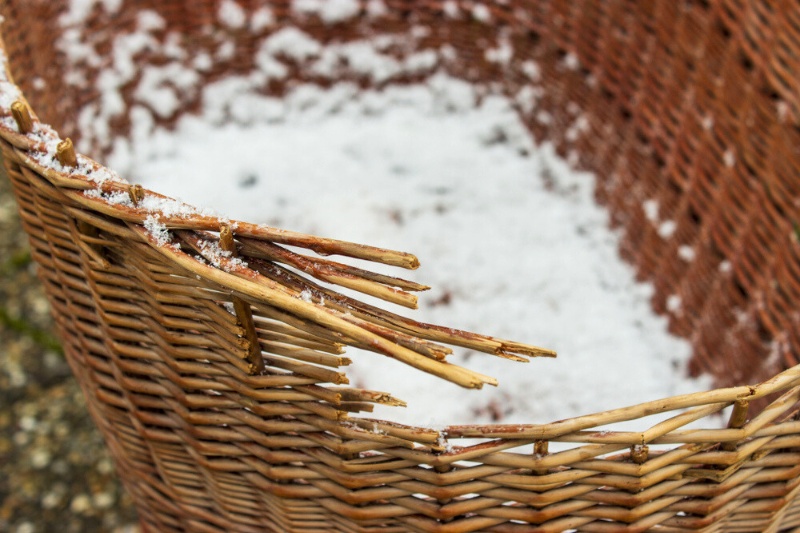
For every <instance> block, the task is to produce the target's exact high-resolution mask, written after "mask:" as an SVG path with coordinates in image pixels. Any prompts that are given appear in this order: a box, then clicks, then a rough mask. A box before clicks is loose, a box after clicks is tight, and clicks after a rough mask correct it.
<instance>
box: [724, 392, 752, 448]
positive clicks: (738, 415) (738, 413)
mask: <svg viewBox="0 0 800 533" xmlns="http://www.w3.org/2000/svg"><path fill="white" fill-rule="evenodd" d="M749 406H750V402H749V401H748V400H736V402H734V404H733V411H732V412H731V417H730V419H729V420H728V428H729V429H739V428H741V427H742V426H744V423H745V422H747V409H748V407H749ZM722 449H723V450H725V451H726V452H732V451H734V450H736V444H735V443H733V442H723V443H722Z"/></svg>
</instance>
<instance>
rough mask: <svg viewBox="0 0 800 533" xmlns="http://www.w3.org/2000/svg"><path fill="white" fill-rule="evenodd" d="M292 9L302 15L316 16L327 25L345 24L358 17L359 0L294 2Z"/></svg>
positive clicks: (307, 0)
mask: <svg viewBox="0 0 800 533" xmlns="http://www.w3.org/2000/svg"><path fill="white" fill-rule="evenodd" d="M292 9H294V11H296V12H298V13H302V14H306V15H307V14H316V15H317V16H319V17H320V18H321V19H322V20H323V22H325V23H327V24H336V23H337V22H344V21H346V20H348V19H351V18H353V17H355V16H356V15H358V13H359V11H360V10H361V5H360V3H359V1H358V0H294V2H293V3H292Z"/></svg>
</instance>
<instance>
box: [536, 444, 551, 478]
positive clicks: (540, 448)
mask: <svg viewBox="0 0 800 533" xmlns="http://www.w3.org/2000/svg"><path fill="white" fill-rule="evenodd" d="M548 453H550V444H549V442H548V441H546V440H537V441H536V442H534V443H533V455H534V456H535V457H536V458H537V459H540V458H542V457H544V456H545V455H547V454H548ZM534 473H535V474H536V475H539V476H543V475H545V474H547V469H546V468H536V469H534Z"/></svg>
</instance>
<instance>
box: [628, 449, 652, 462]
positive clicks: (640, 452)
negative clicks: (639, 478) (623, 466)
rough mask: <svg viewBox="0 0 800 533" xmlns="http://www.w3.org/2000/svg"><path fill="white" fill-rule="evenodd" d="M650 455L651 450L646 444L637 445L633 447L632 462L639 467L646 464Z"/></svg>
mask: <svg viewBox="0 0 800 533" xmlns="http://www.w3.org/2000/svg"><path fill="white" fill-rule="evenodd" d="M649 455H650V448H649V447H648V446H647V445H646V444H636V445H634V446H631V461H633V462H634V463H636V464H637V465H641V464H644V462H645V461H647V457H648V456H649Z"/></svg>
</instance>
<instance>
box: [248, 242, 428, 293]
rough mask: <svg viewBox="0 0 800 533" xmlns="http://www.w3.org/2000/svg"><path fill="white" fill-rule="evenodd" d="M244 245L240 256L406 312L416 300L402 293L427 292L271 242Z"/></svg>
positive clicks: (387, 277)
mask: <svg viewBox="0 0 800 533" xmlns="http://www.w3.org/2000/svg"><path fill="white" fill-rule="evenodd" d="M245 242H246V245H245V246H243V253H245V254H246V255H249V256H251V257H258V258H261V259H267V260H269V261H275V262H278V263H283V264H286V265H289V266H292V267H295V268H297V269H299V270H302V271H303V272H304V273H306V274H309V275H311V276H313V277H315V278H317V279H319V280H321V281H326V282H328V283H332V284H334V285H340V286H342V287H347V288H349V289H353V290H356V291H358V292H361V293H363V294H368V295H370V296H375V297H376V298H380V299H382V300H386V301H387V302H392V303H396V304H398V305H402V306H405V307H408V308H410V309H416V308H417V298H416V296H414V295H412V294H409V293H408V292H406V291H425V290H428V289H430V287H428V286H427V285H422V284H420V283H415V282H413V281H409V280H405V279H401V278H396V277H393V276H386V275H383V274H377V273H375V272H370V271H368V270H363V269H360V268H356V267H352V266H350V265H345V264H342V263H337V262H335V261H329V260H326V259H322V258H309V257H305V256H303V255H301V254H297V253H294V252H292V251H291V250H287V249H285V248H282V247H280V246H278V245H277V244H274V243H269V242H259V241H253V240H246V241H245Z"/></svg>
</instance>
